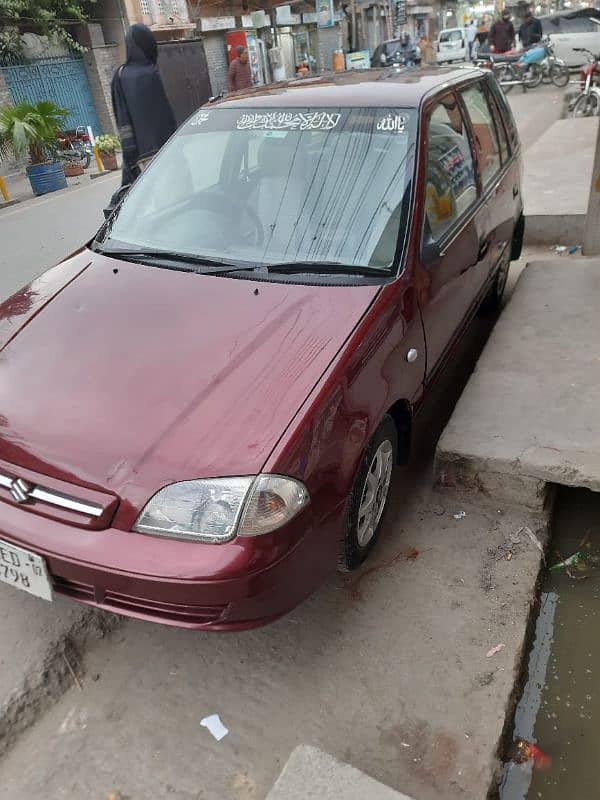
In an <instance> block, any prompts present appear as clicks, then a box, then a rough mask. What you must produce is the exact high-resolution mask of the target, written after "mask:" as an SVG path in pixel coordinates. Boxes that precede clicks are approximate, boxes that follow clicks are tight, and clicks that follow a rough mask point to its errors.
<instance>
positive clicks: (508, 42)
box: [488, 8, 515, 53]
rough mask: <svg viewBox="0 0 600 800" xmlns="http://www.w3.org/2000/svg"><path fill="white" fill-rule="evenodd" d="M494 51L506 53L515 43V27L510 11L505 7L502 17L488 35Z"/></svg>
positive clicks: (491, 48)
mask: <svg viewBox="0 0 600 800" xmlns="http://www.w3.org/2000/svg"><path fill="white" fill-rule="evenodd" d="M488 42H489V45H490V50H491V51H492V53H506V52H507V51H508V50H512V48H513V46H514V43H515V28H514V26H513V24H512V22H511V19H510V11H508V9H506V8H505V9H504V11H503V12H502V17H501V18H500V19H497V20H496V22H494V24H493V25H492V28H491V30H490V35H489V37H488Z"/></svg>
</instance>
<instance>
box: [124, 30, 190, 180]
mask: <svg viewBox="0 0 600 800" xmlns="http://www.w3.org/2000/svg"><path fill="white" fill-rule="evenodd" d="M125 46H126V53H127V61H126V62H125V64H123V66H121V67H119V69H118V70H117V71H116V72H115V74H114V76H113V79H112V85H111V95H112V105H113V111H114V114H115V119H116V121H117V127H118V130H119V138H120V139H121V149H122V151H123V182H122V185H123V186H127V185H129V184H130V183H133V181H134V180H135V179H136V178H137V177H138V175H139V174H140V172H141V169H142V168H143V166H144V163H145V162H146V163H147V162H148V161H149V160H150V159H151V158H152V157H153V156H154V155H156V153H157V152H158V151H159V150H160V148H161V147H162V146H163V144H164V143H165V142H166V141H167V139H169V137H170V136H171V135H172V134H173V133H174V132H175V128H176V127H177V125H176V123H175V115H174V114H173V109H172V108H171V106H170V104H169V101H168V100H167V95H166V94H165V89H164V86H163V83H162V80H161V77H160V74H159V71H158V66H157V63H156V61H157V58H158V47H157V44H156V39H155V38H154V34H153V33H152V31H151V30H150V29H149V28H147V27H146V26H145V25H141V24H139V23H136V24H135V25H132V26H131V27H130V28H129V30H128V31H127V35H126V36H125Z"/></svg>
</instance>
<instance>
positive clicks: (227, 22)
mask: <svg viewBox="0 0 600 800" xmlns="http://www.w3.org/2000/svg"><path fill="white" fill-rule="evenodd" d="M200 24H201V26H202V32H203V33H204V32H206V31H225V30H227V29H228V28H235V17H201V18H200Z"/></svg>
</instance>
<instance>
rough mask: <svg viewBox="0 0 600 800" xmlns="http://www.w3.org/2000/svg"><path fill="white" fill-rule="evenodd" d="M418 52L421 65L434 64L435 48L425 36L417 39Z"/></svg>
mask: <svg viewBox="0 0 600 800" xmlns="http://www.w3.org/2000/svg"><path fill="white" fill-rule="evenodd" d="M419 50H420V51H421V63H422V64H427V65H431V64H435V63H436V61H437V57H436V53H435V48H434V46H433V45H432V44H431V42H430V41H429V39H428V38H427V36H425V34H423V36H421V38H420V39H419Z"/></svg>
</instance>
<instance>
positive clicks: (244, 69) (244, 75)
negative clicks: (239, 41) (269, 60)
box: [227, 45, 252, 92]
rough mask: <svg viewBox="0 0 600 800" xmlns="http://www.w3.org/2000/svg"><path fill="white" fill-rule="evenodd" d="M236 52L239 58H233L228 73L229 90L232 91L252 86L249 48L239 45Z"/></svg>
mask: <svg viewBox="0 0 600 800" xmlns="http://www.w3.org/2000/svg"><path fill="white" fill-rule="evenodd" d="M236 53H237V58H234V59H233V61H232V62H231V64H230V65H229V72H228V73H227V90H228V91H230V92H238V91H239V90H240V89H249V88H250V87H251V86H252V72H251V71H250V63H249V62H248V50H247V49H246V48H245V47H242V46H241V45H238V47H237V48H236Z"/></svg>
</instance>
